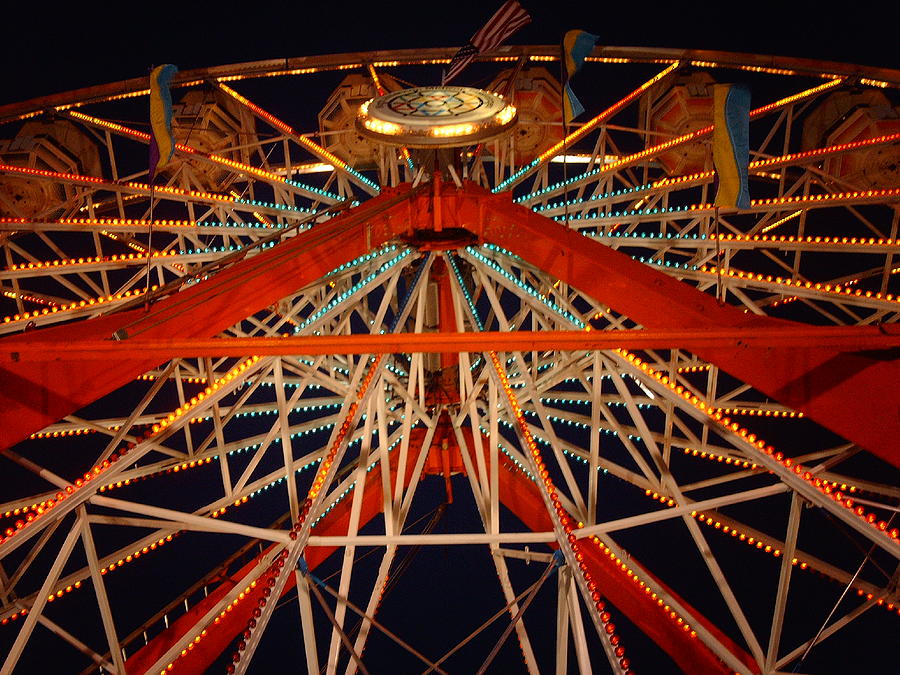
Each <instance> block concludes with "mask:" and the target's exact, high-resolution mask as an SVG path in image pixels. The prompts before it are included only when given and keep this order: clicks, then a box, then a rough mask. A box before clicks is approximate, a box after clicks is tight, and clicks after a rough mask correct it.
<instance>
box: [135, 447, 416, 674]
mask: <svg viewBox="0 0 900 675" xmlns="http://www.w3.org/2000/svg"><path fill="white" fill-rule="evenodd" d="M420 449H421V446H413V445H411V446H410V454H409V461H408V462H407V464H406V470H405V473H404V480H403V485H404V487H405V486H408V485H409V481H410V478H411V476H412V471H413V468H414V466H415V462H416V457H417V456H418V451H419V450H420ZM390 471H391V479H390V482H391V484H392V485H393V484H394V482H395V480H396V476H397V453H393V454H392V455H391V458H390ZM352 502H353V500H352V499H344V500H343V501H341V502H339V503H338V504H336V505H335V506H334V507H333V508H332V509H331V511H329V512H328V514H327V515H326V516H325V517H324V518H322V520H321V521H320V522H319V523H318V524H317V525H316V527H315V528H313V530H312V532H313V534H315V535H317V536H328V535H345V534H347V531H348V526H349V523H350V510H351V507H352ZM383 503H384V502H383V499H382V483H381V464H378V465H376V466H375V468H373V469H372V470H371V471H370V472H369V473H368V474H367V476H366V485H365V488H364V489H363V498H362V509H361V511H360V516H359V518H360V519H359V526H360V528H362V527H364V526H365V525H366V524H367V523H368V522H369V521H371V520H372V518H374V517H375V516H377V515H378V514H379V513H381V511H382V505H383ZM275 546H276V545H275V544H273V545H272V546H270V547H269V548H267V549H266V550H265V551H264V552H263V553H260V554H259V555H258V556H256V558H254V559H253V560H252V561H250V562H248V563H247V564H246V565H244V567H242V568H241V569H240V570H238V571H237V572H235V573H233V574H231V575H229V576H228V578H226V579H224V580H223V581H222V582H221V583H220V584H219V586H218V587H216V588H215V589H213V590H212V591H210V593H209V595H208V596H207V597H206V598H204V599H203V600H201V601H200V602H199V603H197V604H196V605H194V606H193V607H191V608H190V610H188V611H187V612H186V613H185V614H184V615H183V616H181V617H179V618H178V619H177V620H176V621H174V622H172V624H171V625H170V626H169V628H167V629H166V630H164V631H163V632H162V633H160V634H159V635H157V636H156V637H155V638H153V639H152V640H150V642H149V643H148V644H146V645H145V646H143V647H141V648H140V649H139V650H138V651H137V652H135V653H134V654H133V655H131V656H130V657H129V658H128V661H127V662H126V666H127V669H128V673H129V675H138V674H139V673H144V672H145V671H146V670H147V668H148V667H149V666H151V665H153V664H154V663H155V662H156V661H157V660H158V659H159V658H160V657H161V656H162V655H163V654H165V653H166V652H167V651H168V650H169V649H170V648H171V647H172V645H174V644H176V643H177V642H179V641H180V640H181V638H182V637H183V636H185V635H191V636H193V635H195V634H196V632H197V631H198V629H199V627H198V626H196V624H197V622H198V621H199V620H200V619H201V618H202V617H203V615H204V614H206V612H208V611H209V610H210V609H211V608H212V607H214V606H215V605H216V604H217V603H218V602H219V601H220V600H221V599H222V598H224V597H225V596H226V595H228V593H229V592H230V591H231V590H232V589H233V588H235V587H236V586H241V585H243V586H245V587H246V586H247V585H248V584H249V583H250V579H249V578H248V575H249V573H250V572H251V571H252V570H253V568H254V566H255V565H256V563H257V562H258V560H259V559H260V558H262V557H263V556H264V555H266V554H268V553H269V552H270V551H272V550H273V549H274V548H275ZM337 549H338V547H337V546H308V547H307V548H306V551H305V553H304V557H305V558H306V563H307V565H308V566H309V569H310V570H315V569H316V568H317V567H318V566H319V565H321V564H322V562H323V561H324V560H325V559H326V558H328V556H330V555H331V554H332V553H334V552H335V551H336V550H337ZM284 573H287V574H290V577H289V578H288V581H287V584H286V585H285V587H284V591H283V592H282V597H284V596H285V595H288V594H289V593H290V592H291V591H292V590H293V589H294V586H295V585H296V583H297V581H296V577H295V575H294V574H293V570H286V571H285V572H284ZM263 587H264V584H257V586H256V588H254V589H252V590H251V592H250V593H248V594H247V595H246V596H245V598H244V599H243V600H241V601H240V602H238V603H237V604H236V605H235V606H234V608H233V609H232V610H231V611H230V612H227V613H226V614H225V616H224V617H220V620H219V623H218V624H216V625H215V626H213V627H211V628H210V629H209V630H207V632H206V634H205V635H204V636H203V637H202V638H201V639H200V640H199V641H198V642H196V643H195V644H194V645H193V647H192V648H191V649H189V650H186V653H185V654H184V655H183V656H181V657H180V658H178V659H176V660H175V661H174V662H173V669H172V671H170V672H173V673H187V674H191V673H203V672H207V669H208V668H209V667H210V666H211V665H212V663H213V662H214V661H215V660H216V659H218V658H219V656H220V655H221V654H222V653H223V652H224V651H225V650H226V649H228V648H229V647H230V646H231V645H232V643H233V642H234V641H235V640H236V639H237V637H238V635H240V634H241V633H243V631H244V630H245V629H246V626H247V621H248V620H249V619H250V618H251V615H252V612H253V610H254V609H256V608H257V606H258V605H257V602H258V601H259V599H260V598H261V597H262V589H263ZM273 601H274V599H270V600H269V602H273ZM154 675H155V674H154Z"/></svg>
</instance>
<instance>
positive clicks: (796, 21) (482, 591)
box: [0, 0, 900, 675]
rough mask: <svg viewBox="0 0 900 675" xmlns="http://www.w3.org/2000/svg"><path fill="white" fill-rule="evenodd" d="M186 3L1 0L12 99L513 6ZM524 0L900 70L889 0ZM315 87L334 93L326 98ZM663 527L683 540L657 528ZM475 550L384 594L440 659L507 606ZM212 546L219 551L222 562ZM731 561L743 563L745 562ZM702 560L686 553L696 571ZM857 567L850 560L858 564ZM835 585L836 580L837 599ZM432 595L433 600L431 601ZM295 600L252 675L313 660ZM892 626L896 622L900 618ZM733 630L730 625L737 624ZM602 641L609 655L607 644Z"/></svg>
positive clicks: (641, 666) (429, 30) (506, 658)
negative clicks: (9, 4)
mask: <svg viewBox="0 0 900 675" xmlns="http://www.w3.org/2000/svg"><path fill="white" fill-rule="evenodd" d="M156 4H157V5H158V4H159V3H156ZM179 4H184V3H166V4H165V5H163V7H164V8H172V10H173V11H172V12H171V13H168V14H162V15H153V12H152V11H151V9H150V7H151V4H150V3H147V4H146V5H144V6H139V5H137V4H135V5H131V6H126V5H125V4H124V3H93V4H88V3H72V4H69V5H67V6H66V7H65V8H60V9H53V10H52V11H51V10H50V9H48V7H46V6H45V5H42V4H38V3H16V6H15V7H14V8H5V9H4V10H3V16H4V24H5V30H4V34H3V37H2V38H0V50H2V52H3V53H4V54H5V55H6V58H5V59H4V61H5V63H4V74H3V78H2V81H3V87H2V89H0V103H9V102H14V101H20V100H24V99H28V98H31V97H35V96H41V95H46V94H53V93H57V92H60V91H65V90H68V89H73V88H78V87H84V86H89V85H94V84H102V83H106V82H112V81H116V80H121V79H126V78H131V77H137V76H141V75H144V74H146V73H147V72H148V69H149V68H150V67H151V66H152V65H154V64H160V63H166V62H170V63H174V64H176V65H178V67H179V68H180V69H181V70H188V69H191V68H196V67H203V66H212V65H222V64H228V63H237V62H242V61H253V60H261V59H270V58H279V57H294V56H303V55H309V54H326V53H342V52H356V51H369V50H376V49H394V48H415V47H440V46H458V45H461V44H463V43H464V42H465V41H467V40H468V38H469V37H470V36H471V35H472V33H474V32H475V31H476V30H477V29H478V28H479V27H480V26H481V24H482V23H483V22H484V21H485V20H486V19H487V18H488V17H489V16H490V15H491V13H492V12H493V11H494V8H495V6H499V5H500V4H501V3H500V0H491V1H490V2H484V0H482V1H479V2H473V1H471V0H464V1H456V2H440V1H433V2H430V3H429V2H415V3H414V2H410V1H408V0H403V1H401V2H383V3H375V2H366V3H361V2H359V3H350V2H343V3H316V5H317V7H318V8H316V9H309V8H308V6H309V5H310V4H312V3H306V2H302V1H298V2H290V3H288V2H280V3H274V2H269V3H266V2H252V3H242V4H241V5H238V6H239V7H241V9H239V10H232V9H226V8H225V6H224V5H217V4H214V3H197V5H192V6H188V7H184V6H178V5H179ZM522 4H523V5H524V6H525V7H526V8H527V9H528V10H529V11H530V13H531V14H532V17H533V22H532V23H531V24H530V25H529V26H527V27H525V28H524V29H523V30H521V31H520V32H519V33H518V34H516V35H515V36H513V38H512V39H511V40H510V41H509V42H510V43H513V44H555V43H557V42H558V41H559V40H560V38H561V37H562V35H563V33H565V31H567V30H569V29H572V28H581V29H584V30H587V31H589V32H592V33H595V34H597V35H599V36H600V42H599V43H600V44H608V45H616V46H658V47H676V48H678V47H683V48H697V49H719V50H728V51H738V52H751V53H758V54H776V55H784V56H795V57H808V58H814V59H826V60H836V61H844V62H853V63H859V64H864V65H873V66H883V67H889V68H898V67H900V55H898V51H897V47H896V45H897V35H896V31H897V26H898V23H900V22H898V19H900V10H898V9H897V8H896V6H895V7H894V9H888V7H890V6H891V5H892V4H893V3H890V2H854V3H847V5H846V7H847V8H852V9H853V13H852V14H843V13H841V12H843V11H849V9H845V10H834V9H831V8H830V7H829V6H827V5H826V4H825V3H822V2H793V3H784V2H770V1H768V0H767V1H765V2H754V3H746V4H740V3H734V2H731V3H695V2H680V3H679V2H670V3H660V2H650V3H647V2H639V1H638V2H620V3H615V4H613V3H606V2H602V0H596V1H594V2H570V1H559V0H558V1H554V2H534V1H532V2H523V3H522ZM338 5H339V6H338ZM786 5H790V6H789V7H786ZM175 7H178V8H177V9H175ZM135 12H137V13H138V14H142V15H144V18H130V19H129V18H126V13H127V14H128V15H133V14H134V13H135ZM735 15H739V18H736V16H735ZM461 83H463V82H461ZM299 93H304V94H306V93H308V92H299ZM311 93H312V94H314V95H315V96H317V97H319V98H320V99H321V100H322V101H324V100H325V98H326V97H327V95H328V94H329V93H330V92H327V91H322V92H311ZM464 480H465V479H464V478H461V477H460V478H457V479H456V483H455V488H456V494H457V495H458V502H457V503H456V504H455V505H454V508H452V509H449V510H448V512H447V514H446V515H445V517H444V518H443V519H442V521H441V522H440V523H439V524H438V527H437V529H436V531H438V532H451V531H473V530H475V529H477V520H476V516H475V510H474V506H473V504H472V502H471V498H470V497H468V488H467V486H466V485H465V484H464ZM611 489H615V488H611ZM422 490H423V497H424V499H423V501H422V503H421V504H420V505H419V507H418V508H419V509H420V511H419V512H418V513H416V514H414V515H413V516H412V517H411V518H410V520H411V521H412V520H415V518H416V517H423V518H426V519H427V517H428V515H429V514H430V512H431V510H432V509H434V508H436V507H437V506H438V505H439V504H440V503H441V501H442V500H443V486H442V483H441V482H440V481H437V480H433V481H431V482H430V483H428V484H427V485H424V484H423V487H422ZM782 515H783V512H782ZM420 526H421V525H420ZM648 529H649V528H648ZM642 531H643V530H642ZM774 531H777V528H775V530H774ZM655 536H659V537H666V536H671V534H669V533H666V532H663V531H662V530H660V531H659V532H657V533H656V535H655ZM624 540H625V537H623V542H624ZM671 544H672V547H673V551H677V550H678V547H679V546H681V545H682V544H685V545H686V542H685V541H682V540H681V539H678V538H677V537H675V538H673V540H672V542H671ZM469 549H470V550H468V552H467V553H466V554H465V555H464V556H463V557H461V558H454V557H453V556H452V551H451V550H450V549H449V548H446V547H438V546H432V547H425V550H423V551H422V552H421V553H419V554H418V555H417V559H416V562H415V564H414V565H413V566H411V568H410V572H409V573H408V575H407V576H405V577H404V578H403V579H401V580H400V581H399V582H398V586H397V588H396V589H395V590H394V591H392V592H391V593H392V594H393V595H394V597H397V598H402V597H404V593H405V594H407V597H412V595H413V594H415V596H416V597H418V598H420V599H421V598H423V597H424V598H425V599H426V601H425V602H421V603H419V604H418V605H416V607H415V609H413V606H412V605H407V604H406V603H404V602H402V601H400V602H394V603H390V602H387V601H386V602H385V605H384V609H383V614H379V618H381V619H382V620H383V621H384V622H385V623H386V624H388V625H391V626H393V627H396V628H397V631H398V632H399V633H401V634H404V626H405V627H406V628H405V630H407V631H413V632H416V633H417V635H416V642H415V644H416V646H417V647H419V648H421V649H422V650H423V651H424V652H425V653H427V654H429V655H436V654H440V653H441V652H442V650H446V649H448V648H449V647H450V646H452V645H453V644H454V643H455V642H456V641H458V640H459V639H461V638H462V637H464V633H462V634H460V631H461V630H471V629H472V628H473V627H474V626H475V625H477V623H479V622H480V621H481V620H482V619H484V618H487V616H488V615H489V614H491V613H493V612H494V611H495V610H496V609H498V608H499V607H500V606H502V596H501V594H500V592H499V590H498V588H497V584H496V579H495V577H494V574H493V571H492V566H491V565H490V562H489V560H488V553H487V552H486V550H485V549H483V548H478V550H475V547H469ZM694 554H696V552H695V551H694ZM215 555H216V553H215V552H213V557H215ZM685 555H688V554H685ZM377 558H378V557H377V556H372V559H373V560H375V562H372V563H371V569H370V570H368V572H367V571H366V569H367V568H366V567H365V565H362V566H361V567H360V569H361V571H360V572H359V575H360V578H365V576H366V574H370V573H371V574H372V575H374V570H375V569H377ZM735 560H740V558H737V557H735ZM693 562H695V561H690V560H687V559H686V560H685V561H684V565H685V568H686V569H687V568H688V566H689V565H690V564H692V563H693ZM673 564H681V562H680V558H679V555H678V554H677V553H673ZM772 564H773V565H775V564H776V563H774V562H773V563H772ZM852 566H853V564H852V563H850V562H848V565H847V569H852ZM511 567H512V565H511ZM542 567H543V566H542V565H541V564H539V563H532V564H531V565H530V566H528V567H525V566H520V568H519V569H518V570H517V571H516V575H517V580H518V582H519V585H518V588H520V589H521V588H524V587H525V586H527V585H528V584H530V583H532V582H533V581H535V580H536V579H537V577H538V576H539V575H540V572H541V571H542ZM734 571H735V574H736V578H737V579H738V580H737V581H736V583H737V584H738V585H739V586H740V585H742V584H745V583H746V584H748V585H750V586H752V579H741V578H740V574H739V572H738V570H737V569H736V570H734ZM485 573H486V576H485ZM776 574H777V572H776ZM335 582H336V580H335ZM800 583H802V581H801V582H800ZM173 585H174V582H173ZM550 589H552V590H550ZM839 592H840V589H838V588H837V586H835V587H834V593H835V594H838V593H839ZM425 593H428V594H430V595H423V594H425ZM540 599H541V600H544V601H545V603H544V604H540V603H538V604H537V605H536V608H535V610H536V612H543V611H544V610H543V609H542V607H544V606H549V605H550V604H552V603H553V602H555V582H554V583H553V584H549V583H548V585H547V588H545V589H544V590H543V591H542V595H541V596H540ZM765 602H766V603H767V604H766V605H765V606H766V607H770V604H768V603H769V602H770V600H769V599H768V598H766V599H765ZM289 604H290V607H289V608H286V609H285V610H279V612H276V615H275V619H273V625H272V629H271V630H270V631H269V633H267V635H266V638H265V639H264V640H263V643H262V646H261V648H260V650H259V651H258V653H257V657H256V658H255V660H254V668H253V669H252V671H251V672H258V673H265V672H274V670H275V668H283V669H285V670H286V671H287V672H296V671H297V669H296V667H295V664H296V662H297V661H302V660H303V650H302V645H301V643H300V640H299V639H297V638H296V635H297V628H296V621H297V616H296V614H297V609H296V602H291V603H289ZM811 606H814V607H813V609H814V611H816V612H817V613H818V615H821V614H822V613H823V612H827V609H828V607H830V599H826V598H814V599H812V600H811ZM473 607H483V611H482V609H478V613H479V614H478V616H477V617H475V618H472V619H471V620H470V624H469V626H468V628H467V629H458V630H455V631H454V632H445V631H444V630H442V628H443V623H444V622H443V619H442V617H443V616H451V617H452V616H457V615H464V614H470V613H471V612H472V608H473ZM767 611H768V610H767ZM415 612H421V614H416V613H415ZM481 614H484V616H481ZM894 619H896V617H894ZM507 621H508V617H502V618H501V619H500V621H499V622H498V624H497V625H498V627H499V628H497V629H496V630H495V631H494V632H488V633H487V634H486V635H485V636H484V637H483V638H482V639H481V642H480V643H479V644H480V647H477V648H474V649H473V652H472V653H481V654H483V653H485V652H487V651H489V650H490V648H491V647H492V645H493V642H492V640H493V639H496V637H497V635H498V634H499V630H500V629H502V627H503V626H505V624H506V622H507ZM887 621H888V622H890V621H891V618H890V617H888V618H887ZM545 624H546V625H547V626H548V630H552V626H553V617H552V616H551V617H549V618H548V617H544V618H543V619H535V623H534V625H535V626H536V627H543V626H544V625H545ZM892 625H893V627H894V628H896V622H895V623H894V624H892ZM724 628H725V629H726V630H729V631H731V632H734V631H733V630H732V627H731V626H724ZM888 628H890V626H888ZM539 629H540V628H539ZM851 630H853V629H852V628H851ZM861 630H862V629H861ZM635 633H636V631H635V630H633V629H632V630H631V631H629V630H628V628H627V626H626V627H624V628H623V635H624V636H625V643H626V645H628V647H629V653H630V654H632V655H633V660H634V661H635V663H636V668H637V670H638V672H640V673H641V674H642V675H651V673H668V672H676V671H674V670H672V668H673V667H674V666H673V665H672V664H671V662H670V661H667V659H666V658H665V657H664V656H663V655H661V654H660V653H658V648H656V647H655V645H653V644H652V643H651V642H650V641H649V640H647V639H646V638H642V637H641V636H639V635H636V634H635ZM290 636H294V637H290ZM491 636H493V637H491ZM884 637H885V638H889V637H890V636H889V635H885V636H884ZM859 639H860V640H863V639H865V635H864V634H861V635H860V638H859ZM276 641H280V642H281V648H280V649H279V647H278V646H277V645H275V642H276ZM594 642H596V640H594ZM548 645H549V647H548ZM594 646H595V647H596V648H597V649H599V646H598V645H594ZM540 649H541V650H544V652H546V650H547V649H550V650H552V640H548V641H547V643H546V644H544V645H543V646H541V647H540ZM369 658H371V659H372V660H371V666H370V667H371V669H372V672H374V673H379V672H380V673H387V672H395V673H403V672H417V671H419V670H421V669H417V667H416V663H417V662H416V661H415V660H409V659H408V656H407V655H403V653H402V652H401V651H399V650H398V649H397V648H396V647H393V646H389V645H387V644H386V643H385V642H384V641H383V639H382V638H373V641H372V642H371V643H370V646H369V648H368V650H367V653H366V660H367V662H369V661H368V659H369ZM823 658H824V657H823ZM832 658H833V655H832ZM817 663H818V665H817V666H816V669H813V668H810V672H823V673H824V672H839V670H834V671H830V670H827V668H828V666H827V665H826V663H824V662H823V659H821V658H820V659H819V661H818V662H817ZM836 663H837V662H836ZM851 663H852V657H848V660H847V662H845V663H843V664H842V665H839V666H836V667H837V668H839V669H840V671H841V672H848V671H847V670H846V668H848V667H850V664H851ZM516 664H521V658H520V656H519V654H518V648H517V646H516V642H515V638H511V639H510V640H509V641H508V645H507V647H506V648H505V649H504V650H503V651H502V652H501V654H500V656H499V657H498V659H497V668H496V669H495V670H492V671H491V672H498V673H499V672H509V671H508V670H506V668H513V667H515V665H516ZM57 665H59V666H62V670H61V672H67V671H66V670H65V668H64V666H63V664H57ZM449 665H450V670H451V671H452V672H469V671H470V664H469V663H467V662H466V661H465V657H461V658H459V659H457V660H454V661H450V662H449ZM471 670H472V671H474V669H471ZM216 672H221V669H219V670H217V671H216Z"/></svg>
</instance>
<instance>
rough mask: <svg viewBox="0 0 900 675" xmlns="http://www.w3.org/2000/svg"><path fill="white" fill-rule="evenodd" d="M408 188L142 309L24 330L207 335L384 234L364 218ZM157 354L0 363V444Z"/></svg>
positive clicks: (381, 214)
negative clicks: (112, 360)
mask: <svg viewBox="0 0 900 675" xmlns="http://www.w3.org/2000/svg"><path fill="white" fill-rule="evenodd" d="M410 194H412V190H410V188H409V187H408V186H407V187H404V188H402V189H398V190H386V191H385V192H384V194H382V195H381V196H380V197H376V198H373V199H371V200H369V201H367V202H365V203H364V204H363V205H361V206H360V207H357V208H355V209H353V210H352V211H348V212H345V213H344V214H342V215H340V216H337V217H335V218H333V219H332V220H330V221H328V222H326V223H324V224H321V225H317V226H316V227H315V228H314V229H313V230H311V231H309V232H306V233H303V234H301V235H298V236H296V237H293V238H291V239H289V240H287V241H284V242H282V243H281V244H280V245H279V246H276V247H273V248H272V249H270V250H268V251H265V252H263V253H260V254H258V255H256V256H253V257H252V258H248V259H245V260H242V261H240V262H237V263H235V264H234V265H232V266H230V267H228V268H227V269H224V270H222V271H221V272H219V273H218V274H215V275H213V276H212V277H210V278H208V279H206V280H204V281H201V282H199V283H197V284H194V285H192V286H189V287H187V288H184V289H183V290H181V291H180V292H178V293H175V294H173V295H171V296H169V297H167V298H164V299H162V300H159V301H158V302H156V303H155V304H153V305H151V307H150V309H149V311H146V310H145V309H144V308H139V309H132V310H130V311H124V312H121V313H118V314H111V315H108V316H100V317H97V318H94V319H90V320H88V321H83V322H80V323H72V324H68V325H63V326H56V327H53V328H46V329H41V330H36V331H34V332H32V333H29V335H28V341H29V342H30V343H31V344H32V345H33V346H36V347H40V348H43V349H46V350H47V351H49V352H53V351H55V350H56V349H58V348H59V347H60V345H64V344H65V343H67V342H71V341H73V340H109V339H110V338H111V337H112V335H113V334H114V333H116V332H117V331H125V333H126V334H127V335H128V336H130V337H131V336H133V337H138V336H139V337H141V338H142V339H150V340H153V339H172V338H198V337H211V336H213V335H215V334H217V333H219V332H221V331H222V330H224V329H225V328H227V327H228V326H231V325H233V324H235V323H237V322H238V321H241V320H242V319H244V318H246V317H248V316H251V315H253V314H255V313H256V312H258V311H261V310H262V309H264V308H265V307H267V306H269V305H272V304H273V303H275V302H276V301H278V300H279V299H281V298H283V297H285V296H287V295H290V294H291V293H294V292H296V291H297V289H299V288H303V287H304V286H306V285H308V284H311V283H313V282H314V281H316V280H317V279H320V278H322V277H323V276H325V275H326V274H328V273H329V272H330V271H331V270H332V269H334V268H335V267H337V266H338V265H340V264H341V263H343V262H346V261H348V260H352V259H353V258H355V257H358V256H360V255H363V254H365V253H367V252H368V251H369V250H370V249H371V248H374V247H377V246H379V245H380V244H381V243H382V242H383V241H385V240H386V239H391V238H393V237H394V233H393V232H385V233H384V234H383V235H382V236H381V237H373V236H372V234H371V230H372V229H373V226H372V223H375V222H379V220H380V219H383V218H385V217H386V215H387V214H389V213H391V212H392V211H398V212H400V213H402V214H406V213H407V204H406V201H407V198H408V196H409V195H410ZM16 339H18V338H16ZM159 363H160V361H159V360H155V358H151V357H149V356H147V355H144V354H141V353H139V352H134V351H132V352H131V353H130V354H127V355H124V356H123V358H122V359H121V360H118V361H116V362H115V363H114V364H109V363H101V364H96V365H92V366H90V367H85V364H84V363H83V362H82V361H80V360H77V359H69V358H64V359H60V360H57V361H48V362H42V363H4V364H2V365H0V448H5V447H9V446H11V445H12V444H13V443H16V442H18V441H20V440H23V439H25V438H27V437H28V435H29V434H31V433H33V432H35V431H37V430H39V429H41V428H43V427H45V426H46V425H47V424H50V423H52V422H55V421H57V420H59V419H61V418H62V417H65V416H66V415H69V414H71V413H73V412H75V411H76V410H78V409H79V408H82V407H84V406H85V405H87V404H88V403H91V402H93V401H95V400H97V399H98V398H100V397H102V396H104V395H106V394H108V393H110V392H112V391H114V390H115V389H117V388H119V387H121V386H123V385H125V384H126V383H128V382H130V381H131V380H132V379H134V378H135V377H137V376H138V375H140V374H141V373H144V372H146V371H147V370H149V369H151V368H154V367H156V366H157V365H159Z"/></svg>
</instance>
